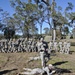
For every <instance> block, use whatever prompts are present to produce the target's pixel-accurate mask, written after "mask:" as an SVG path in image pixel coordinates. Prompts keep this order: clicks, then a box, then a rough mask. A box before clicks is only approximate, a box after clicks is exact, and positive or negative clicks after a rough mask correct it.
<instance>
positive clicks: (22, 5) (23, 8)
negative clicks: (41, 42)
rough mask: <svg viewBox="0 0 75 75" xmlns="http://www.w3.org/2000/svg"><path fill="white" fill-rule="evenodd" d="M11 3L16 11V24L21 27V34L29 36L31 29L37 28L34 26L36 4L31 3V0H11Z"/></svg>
mask: <svg viewBox="0 0 75 75" xmlns="http://www.w3.org/2000/svg"><path fill="white" fill-rule="evenodd" d="M11 5H12V6H13V7H14V9H15V12H16V13H15V14H14V17H15V19H16V24H17V25H18V26H19V28H21V30H22V32H23V35H27V37H28V38H29V34H30V33H31V31H35V30H36V29H37V28H36V26H35V24H36V20H37V18H36V14H37V6H36V5H35V4H33V3H31V1H29V2H25V1H24V2H23V1H21V0H11Z"/></svg>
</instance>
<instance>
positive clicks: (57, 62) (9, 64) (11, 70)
mask: <svg viewBox="0 0 75 75" xmlns="http://www.w3.org/2000/svg"><path fill="white" fill-rule="evenodd" d="M70 51H71V52H70V54H68V55H67V54H60V53H56V55H55V56H51V57H50V58H51V59H50V60H49V62H48V63H47V64H53V65H54V66H56V67H58V68H61V69H64V70H69V71H71V72H72V73H66V72H63V74H61V75H75V74H74V73H75V47H74V46H72V47H71V50H70ZM38 55H39V53H36V52H34V53H0V75H17V74H18V73H19V72H22V71H23V68H24V67H28V68H35V67H41V62H40V60H37V61H32V62H29V63H28V62H27V61H28V58H29V57H30V56H38Z"/></svg>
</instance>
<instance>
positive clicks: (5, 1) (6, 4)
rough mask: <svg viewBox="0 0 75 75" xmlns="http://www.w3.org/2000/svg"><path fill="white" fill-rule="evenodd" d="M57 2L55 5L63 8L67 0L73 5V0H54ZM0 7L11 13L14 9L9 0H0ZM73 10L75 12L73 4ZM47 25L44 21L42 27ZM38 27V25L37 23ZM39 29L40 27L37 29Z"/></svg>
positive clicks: (74, 3) (74, 0)
mask: <svg viewBox="0 0 75 75" xmlns="http://www.w3.org/2000/svg"><path fill="white" fill-rule="evenodd" d="M23 1H27V0H23ZM50 1H51V0H50ZM55 1H56V3H57V6H61V7H62V8H63V9H64V8H65V7H66V6H67V5H68V4H67V3H68V2H72V4H73V5H75V0H55ZM0 8H2V9H3V10H4V11H7V12H9V13H10V15H12V14H13V13H14V9H13V8H12V7H11V6H10V1H9V0H0ZM73 11H74V12H75V6H74V9H73ZM45 27H49V25H47V24H46V23H44V25H43V28H42V29H44V28H45ZM38 28H39V25H38ZM39 30H40V29H39Z"/></svg>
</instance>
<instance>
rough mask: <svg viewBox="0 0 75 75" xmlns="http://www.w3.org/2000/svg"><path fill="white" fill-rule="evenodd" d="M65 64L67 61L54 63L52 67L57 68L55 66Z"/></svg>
mask: <svg viewBox="0 0 75 75" xmlns="http://www.w3.org/2000/svg"><path fill="white" fill-rule="evenodd" d="M67 62H68V61H61V62H56V63H54V64H53V65H54V66H57V65H61V64H64V63H67Z"/></svg>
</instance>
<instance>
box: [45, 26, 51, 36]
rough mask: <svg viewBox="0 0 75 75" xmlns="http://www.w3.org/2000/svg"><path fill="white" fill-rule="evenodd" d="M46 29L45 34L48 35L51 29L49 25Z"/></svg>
mask: <svg viewBox="0 0 75 75" xmlns="http://www.w3.org/2000/svg"><path fill="white" fill-rule="evenodd" d="M44 31H45V34H46V35H48V34H49V31H50V30H49V28H48V27H46V28H44Z"/></svg>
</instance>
